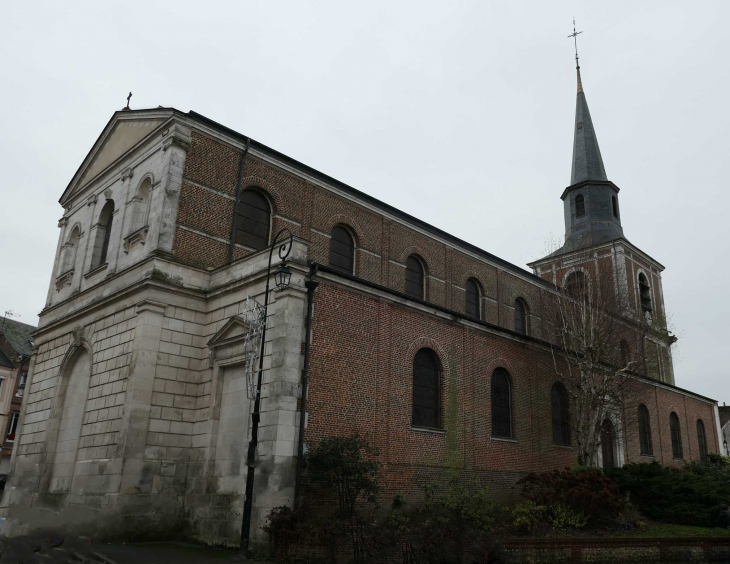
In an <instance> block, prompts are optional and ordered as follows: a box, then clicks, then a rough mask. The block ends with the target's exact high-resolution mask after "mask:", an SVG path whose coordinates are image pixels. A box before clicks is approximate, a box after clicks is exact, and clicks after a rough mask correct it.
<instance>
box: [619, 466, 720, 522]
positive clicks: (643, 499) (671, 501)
mask: <svg viewBox="0 0 730 564" xmlns="http://www.w3.org/2000/svg"><path fill="white" fill-rule="evenodd" d="M725 458H726V457H719V456H718V457H713V458H708V461H707V462H702V463H700V462H698V463H692V464H688V465H687V467H685V468H683V469H681V470H676V469H670V468H665V467H663V466H661V465H660V464H659V463H658V462H651V463H648V464H647V463H642V464H637V463H634V464H628V465H626V466H624V467H623V468H616V469H613V470H611V471H610V472H609V475H610V476H611V478H612V479H613V480H615V481H616V482H617V483H618V486H619V488H620V490H621V491H622V492H623V493H628V494H630V496H631V501H632V503H634V504H635V505H636V506H637V507H638V508H639V509H640V510H641V512H642V513H643V514H644V515H646V516H647V517H649V518H651V519H655V520H658V521H664V522H667V523H674V524H677V525H694V526H698V527H706V526H708V525H709V524H710V513H711V511H712V509H713V507H715V506H716V505H718V504H719V503H723V502H724V503H728V501H729V500H730V465H728V464H727V462H726V461H725V460H724V459H725Z"/></svg>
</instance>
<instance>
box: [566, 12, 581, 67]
mask: <svg viewBox="0 0 730 564" xmlns="http://www.w3.org/2000/svg"><path fill="white" fill-rule="evenodd" d="M581 33H583V32H582V31H575V18H573V33H571V34H570V35H569V36H568V39H570V38H571V37H572V38H573V41H574V42H575V68H577V69H578V70H580V64H579V63H578V36H579V35H580V34H581Z"/></svg>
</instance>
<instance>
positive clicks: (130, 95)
mask: <svg viewBox="0 0 730 564" xmlns="http://www.w3.org/2000/svg"><path fill="white" fill-rule="evenodd" d="M573 23H575V20H573ZM131 97H132V93H131V92H130V93H129V96H127V109H128V110H131V108H130V107H129V99H130V98H131Z"/></svg>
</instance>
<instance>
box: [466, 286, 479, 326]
mask: <svg viewBox="0 0 730 564" xmlns="http://www.w3.org/2000/svg"><path fill="white" fill-rule="evenodd" d="M466 314H467V315H469V316H471V317H476V318H477V319H479V286H477V283H476V282H475V281H474V280H472V279H471V278H470V279H469V280H467V281H466Z"/></svg>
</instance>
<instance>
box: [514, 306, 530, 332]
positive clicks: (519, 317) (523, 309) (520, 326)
mask: <svg viewBox="0 0 730 564" xmlns="http://www.w3.org/2000/svg"><path fill="white" fill-rule="evenodd" d="M515 331H516V332H517V333H521V334H522V335H527V303H526V302H525V300H523V299H522V298H517V299H516V300H515Z"/></svg>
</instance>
